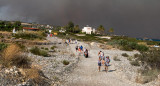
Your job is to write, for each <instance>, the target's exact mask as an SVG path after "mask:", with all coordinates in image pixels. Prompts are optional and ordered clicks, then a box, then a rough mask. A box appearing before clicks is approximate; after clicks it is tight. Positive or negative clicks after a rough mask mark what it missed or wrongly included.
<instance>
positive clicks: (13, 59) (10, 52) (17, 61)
mask: <svg viewBox="0 0 160 86" xmlns="http://www.w3.org/2000/svg"><path fill="white" fill-rule="evenodd" d="M1 60H2V65H4V66H5V67H11V66H17V67H29V65H30V61H31V60H30V59H29V58H28V57H27V55H24V54H23V53H22V52H21V49H20V47H18V45H16V44H11V45H10V46H8V47H7V48H6V49H5V50H4V51H3V52H2V59H1Z"/></svg>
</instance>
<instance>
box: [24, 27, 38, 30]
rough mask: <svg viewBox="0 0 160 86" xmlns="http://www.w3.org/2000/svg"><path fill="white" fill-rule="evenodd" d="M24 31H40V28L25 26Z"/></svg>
mask: <svg viewBox="0 0 160 86" xmlns="http://www.w3.org/2000/svg"><path fill="white" fill-rule="evenodd" d="M23 31H39V29H38V28H30V27H23Z"/></svg>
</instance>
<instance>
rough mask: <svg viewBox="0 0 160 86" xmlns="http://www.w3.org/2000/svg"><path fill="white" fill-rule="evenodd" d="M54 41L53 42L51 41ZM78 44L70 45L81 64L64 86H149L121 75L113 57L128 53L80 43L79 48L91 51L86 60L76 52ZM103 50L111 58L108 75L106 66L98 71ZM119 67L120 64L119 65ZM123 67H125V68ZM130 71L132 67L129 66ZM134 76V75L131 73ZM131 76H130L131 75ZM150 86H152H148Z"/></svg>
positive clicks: (126, 63) (68, 77) (69, 76)
mask: <svg viewBox="0 0 160 86" xmlns="http://www.w3.org/2000/svg"><path fill="white" fill-rule="evenodd" d="M51 41H52V40H51ZM56 41H59V42H62V40H59V39H56ZM76 45H77V44H70V45H69V46H70V49H71V51H72V52H73V53H74V54H75V55H76V56H79V59H80V61H79V63H78V65H77V67H76V68H75V69H74V70H73V71H72V72H71V73H70V74H69V75H67V79H66V83H64V84H63V85H62V86H147V85H141V84H137V83H135V82H131V81H129V80H127V79H126V78H124V76H123V74H119V72H118V71H119V69H116V68H117V62H116V61H114V60H113V56H115V55H119V56H121V54H122V53H126V51H120V50H102V49H100V48H98V47H97V46H90V45H88V44H86V43H84V42H79V44H78V45H79V46H80V45H83V46H84V48H87V49H88V50H89V58H84V56H83V55H82V54H81V55H79V52H76V51H75V46H76ZM100 50H102V51H103V52H104V54H105V56H110V59H111V63H110V65H111V66H110V67H109V71H108V72H107V73H106V72H105V71H104V66H102V67H101V71H100V72H99V71H98V64H97V62H98V55H97V54H98V52H99V51H100ZM127 53H129V54H134V53H133V52H127ZM125 59H126V58H125ZM124 62H125V63H123V62H120V63H122V64H123V65H124V66H127V65H128V64H130V63H129V62H128V61H126V60H124ZM118 65H119V63H118ZM124 66H123V67H124ZM128 67H129V69H132V68H130V66H128ZM131 74H132V73H131ZM131 74H130V75H131ZM148 86H150V85H148Z"/></svg>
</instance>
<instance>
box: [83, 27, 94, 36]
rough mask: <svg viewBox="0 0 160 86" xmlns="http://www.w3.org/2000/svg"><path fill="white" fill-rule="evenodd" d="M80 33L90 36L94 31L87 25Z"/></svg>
mask: <svg viewBox="0 0 160 86" xmlns="http://www.w3.org/2000/svg"><path fill="white" fill-rule="evenodd" d="M82 32H83V33H86V34H92V33H95V29H92V27H89V26H88V25H87V26H86V27H84V28H83V29H82Z"/></svg>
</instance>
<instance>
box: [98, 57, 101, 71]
mask: <svg viewBox="0 0 160 86" xmlns="http://www.w3.org/2000/svg"><path fill="white" fill-rule="evenodd" d="M98 70H99V72H100V70H101V57H99V59H98Z"/></svg>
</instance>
